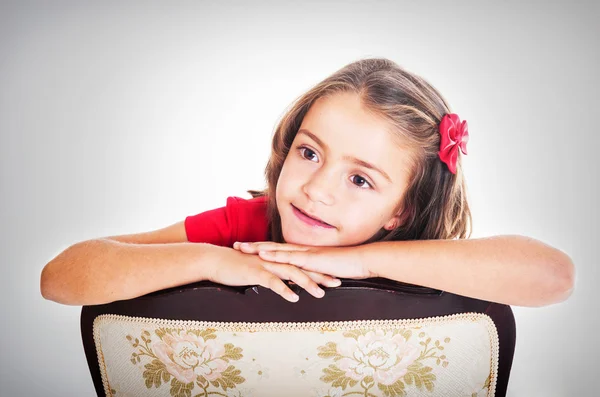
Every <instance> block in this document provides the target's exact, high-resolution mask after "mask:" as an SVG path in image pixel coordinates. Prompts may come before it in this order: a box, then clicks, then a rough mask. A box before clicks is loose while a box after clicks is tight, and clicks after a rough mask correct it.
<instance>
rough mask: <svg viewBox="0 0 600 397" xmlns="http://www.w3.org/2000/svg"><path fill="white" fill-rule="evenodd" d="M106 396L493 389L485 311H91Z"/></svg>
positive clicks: (492, 332)
mask: <svg viewBox="0 0 600 397" xmlns="http://www.w3.org/2000/svg"><path fill="white" fill-rule="evenodd" d="M94 336H95V342H96V347H97V349H98V351H99V352H101V354H100V355H99V357H101V360H100V362H99V365H100V369H101V373H102V379H103V385H104V387H105V392H106V394H107V395H113V396H119V397H121V396H128V397H129V396H179V395H181V396H184V395H187V396H190V395H193V396H208V395H215V396H265V397H267V396H281V395H282V391H283V390H286V392H285V395H287V396H292V395H293V396H315V397H317V396H318V397H323V396H349V395H369V396H404V395H411V396H432V395H437V396H450V395H460V396H473V395H475V396H493V395H494V386H495V381H496V374H497V366H498V335H497V333H496V328H495V326H494V323H493V322H492V320H491V319H490V318H489V317H488V316H487V315H485V314H476V313H465V314H457V315H453V316H447V317H436V318H428V319H417V320H396V321H353V322H322V323H268V324H256V323H255V324H252V323H208V322H197V321H172V320H161V319H148V318H135V317H126V316H115V315H102V316H99V317H98V318H97V319H96V321H95V324H94Z"/></svg>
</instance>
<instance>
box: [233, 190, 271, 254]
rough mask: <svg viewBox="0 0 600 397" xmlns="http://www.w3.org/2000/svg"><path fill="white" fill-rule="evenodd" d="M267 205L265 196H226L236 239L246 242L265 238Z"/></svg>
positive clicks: (266, 232) (266, 231)
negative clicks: (245, 197) (249, 197)
mask: <svg viewBox="0 0 600 397" xmlns="http://www.w3.org/2000/svg"><path fill="white" fill-rule="evenodd" d="M267 205H268V197H267V196H260V197H254V198H251V199H243V198H241V197H235V196H232V197H228V198H227V206H228V207H230V208H231V210H230V216H231V220H232V221H233V222H234V223H235V226H234V227H233V228H234V229H235V230H234V233H233V234H234V235H235V236H236V237H235V239H236V240H238V241H247V242H253V241H266V240H267V234H268V221H267ZM234 219H235V221H234ZM232 244H233V242H232Z"/></svg>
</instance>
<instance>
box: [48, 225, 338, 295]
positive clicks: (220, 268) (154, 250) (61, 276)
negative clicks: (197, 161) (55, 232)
mask: <svg viewBox="0 0 600 397" xmlns="http://www.w3.org/2000/svg"><path fill="white" fill-rule="evenodd" d="M281 279H285V280H291V281H294V282H295V283H296V284H298V285H299V286H301V287H302V288H304V289H306V290H307V291H309V293H311V294H313V295H314V296H316V297H321V296H322V293H323V291H322V290H321V288H319V286H318V285H317V283H322V284H323V285H328V286H337V285H338V284H337V283H336V281H337V282H339V280H334V279H333V278H332V277H329V276H326V275H323V274H317V273H310V272H309V273H305V272H303V271H301V270H300V269H297V268H296V267H294V266H289V265H283V266H281V265H274V264H271V263H265V262H264V261H262V260H261V259H260V258H258V257H256V256H248V255H246V254H243V253H240V252H237V251H235V250H232V249H231V248H228V247H221V246H216V245H211V244H206V243H190V242H188V241H187V235H186V232H185V227H184V222H179V223H177V224H174V225H171V226H168V227H166V228H164V229H159V230H156V231H151V232H146V233H140V234H132V235H125V236H115V237H106V238H100V239H93V240H88V241H83V242H80V243H77V244H74V245H72V246H71V247H69V248H67V249H66V250H64V251H63V252H62V253H60V254H59V255H58V256H57V257H55V258H54V259H52V260H51V261H50V262H49V263H48V264H47V265H46V266H45V267H44V269H43V270H42V274H41V280H40V289H41V293H42V296H43V297H44V298H46V299H49V300H53V301H56V302H58V303H63V304H69V305H96V304H103V303H110V302H113V301H116V300H126V299H132V298H135V297H138V296H141V295H145V294H147V293H150V292H153V291H158V290H162V289H166V288H170V287H175V286H178V285H184V284H189V283H193V282H197V281H201V280H210V281H213V282H215V283H219V284H225V285H256V284H258V285H262V286H263V287H265V288H270V289H272V290H273V291H274V292H276V293H278V294H279V295H281V296H283V297H284V298H286V299H288V300H290V301H292V302H293V301H295V294H294V293H293V292H292V290H291V289H289V287H288V286H286V285H285V283H284V282H283V281H282V280H281Z"/></svg>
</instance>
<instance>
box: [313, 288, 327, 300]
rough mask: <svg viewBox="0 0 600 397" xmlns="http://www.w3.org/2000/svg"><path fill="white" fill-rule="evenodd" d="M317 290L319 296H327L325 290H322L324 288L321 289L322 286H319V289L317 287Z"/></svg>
mask: <svg viewBox="0 0 600 397" xmlns="http://www.w3.org/2000/svg"><path fill="white" fill-rule="evenodd" d="M315 292H316V294H317V296H318V297H319V298H322V297H324V296H325V291H323V290H322V289H320V288H319V289H317V290H315Z"/></svg>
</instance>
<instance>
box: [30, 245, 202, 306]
mask: <svg viewBox="0 0 600 397" xmlns="http://www.w3.org/2000/svg"><path fill="white" fill-rule="evenodd" d="M211 247H213V246H210V245H209V244H195V243H175V244H128V243H121V242H118V241H114V240H109V239H94V240H88V241H83V242H80V243H77V244H74V245H72V246H71V247H69V248H67V249H66V250H64V251H63V252H62V253H60V254H59V255H58V256H57V257H56V258H54V259H53V260H51V261H50V262H49V263H48V264H47V265H46V266H45V267H44V269H43V270H42V275H41V281H40V288H41V292H42V295H43V296H44V297H45V298H46V299H49V300H53V301H56V302H58V303H63V304H68V305H93V304H103V303H108V302H113V301H116V300H123V299H131V298H135V297H137V296H141V295H144V294H147V293H150V292H153V291H158V290H161V289H165V288H170V287H175V286H178V285H184V284H189V283H192V282H196V281H200V280H204V279H207V274H208V272H209V271H210V266H211V262H210V260H203V259H205V256H206V254H207V252H208V251H209V250H210V249H211Z"/></svg>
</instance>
